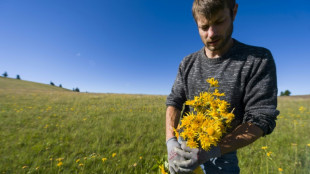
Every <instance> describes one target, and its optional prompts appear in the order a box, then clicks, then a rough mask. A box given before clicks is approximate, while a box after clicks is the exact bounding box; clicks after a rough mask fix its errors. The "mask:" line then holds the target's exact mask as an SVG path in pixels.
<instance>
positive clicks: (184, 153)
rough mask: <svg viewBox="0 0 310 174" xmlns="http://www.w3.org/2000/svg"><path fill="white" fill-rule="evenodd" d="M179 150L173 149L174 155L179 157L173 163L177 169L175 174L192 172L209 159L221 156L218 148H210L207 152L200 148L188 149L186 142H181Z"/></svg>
mask: <svg viewBox="0 0 310 174" xmlns="http://www.w3.org/2000/svg"><path fill="white" fill-rule="evenodd" d="M181 148H182V149H175V151H176V153H177V154H178V155H179V156H180V157H181V159H180V160H175V161H174V164H175V165H176V169H177V170H176V172H192V171H194V170H195V169H196V168H197V167H198V166H199V165H201V164H203V163H205V162H207V161H208V160H209V159H210V158H215V157H220V156H221V151H220V147H219V146H212V147H211V148H210V150H209V151H205V150H203V149H202V148H190V147H188V146H186V141H183V142H182V144H181ZM182 158H183V159H184V160H182Z"/></svg>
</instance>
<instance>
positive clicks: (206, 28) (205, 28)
mask: <svg viewBox="0 0 310 174" xmlns="http://www.w3.org/2000/svg"><path fill="white" fill-rule="evenodd" d="M201 29H202V30H204V31H206V30H208V29H209V26H204V27H201Z"/></svg>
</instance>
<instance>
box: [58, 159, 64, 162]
mask: <svg viewBox="0 0 310 174" xmlns="http://www.w3.org/2000/svg"><path fill="white" fill-rule="evenodd" d="M62 160H64V158H57V159H56V161H58V162H60V161H62Z"/></svg>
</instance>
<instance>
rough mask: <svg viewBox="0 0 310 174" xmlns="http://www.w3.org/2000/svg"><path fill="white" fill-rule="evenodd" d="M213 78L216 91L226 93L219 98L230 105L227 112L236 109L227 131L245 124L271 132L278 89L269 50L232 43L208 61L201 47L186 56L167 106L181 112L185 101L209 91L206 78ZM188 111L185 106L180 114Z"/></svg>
mask: <svg viewBox="0 0 310 174" xmlns="http://www.w3.org/2000/svg"><path fill="white" fill-rule="evenodd" d="M212 77H214V78H215V79H216V80H218V81H219V86H220V87H219V88H218V89H219V91H220V92H224V93H225V96H224V97H222V98H221V99H224V100H226V101H227V102H229V103H230V104H231V106H230V110H231V109H233V108H234V109H235V110H234V114H235V120H234V121H233V122H232V128H231V129H230V130H229V131H231V130H233V129H234V128H235V127H236V126H237V125H239V124H241V123H244V122H251V123H253V124H255V125H256V126H258V127H260V128H261V129H262V130H263V131H264V135H267V134H270V133H271V132H272V131H273V129H274V128H275V126H276V122H275V120H276V118H277V115H279V111H278V110H276V107H277V92H278V89H277V77H276V67H275V62H274V60H273V57H272V55H271V53H270V51H269V50H267V49H265V48H261V47H254V46H249V45H245V44H243V43H240V42H238V41H237V40H234V45H233V46H232V47H231V48H230V50H229V51H228V52H227V53H226V54H225V55H223V56H222V57H220V58H216V59H210V58H207V57H206V55H205V53H204V48H202V49H201V50H199V51H198V52H195V53H193V54H190V55H188V56H186V57H185V58H184V59H183V60H182V62H181V64H180V66H179V70H178V74H177V77H176V80H175V82H174V85H173V87H172V90H171V93H170V95H169V96H168V97H167V102H166V105H167V106H174V107H176V108H178V109H179V110H182V108H183V104H184V103H185V101H186V100H192V99H193V98H194V96H198V95H199V93H200V92H203V91H206V90H207V89H208V87H209V85H208V83H207V82H206V79H207V78H212ZM188 111H189V108H188V107H185V109H184V110H183V113H184V112H188Z"/></svg>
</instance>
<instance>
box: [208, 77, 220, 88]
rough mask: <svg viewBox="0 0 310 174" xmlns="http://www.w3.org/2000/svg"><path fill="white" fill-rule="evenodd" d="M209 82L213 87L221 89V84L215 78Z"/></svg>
mask: <svg viewBox="0 0 310 174" xmlns="http://www.w3.org/2000/svg"><path fill="white" fill-rule="evenodd" d="M207 82H208V83H209V84H210V86H211V87H219V84H218V83H219V82H218V81H217V80H215V79H214V78H209V79H207Z"/></svg>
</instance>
